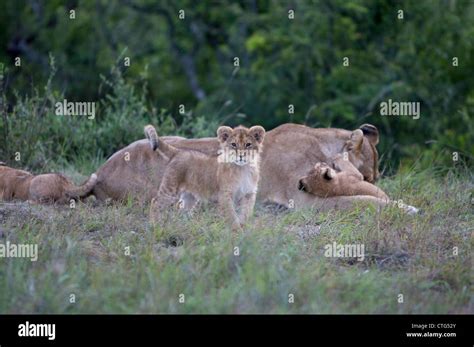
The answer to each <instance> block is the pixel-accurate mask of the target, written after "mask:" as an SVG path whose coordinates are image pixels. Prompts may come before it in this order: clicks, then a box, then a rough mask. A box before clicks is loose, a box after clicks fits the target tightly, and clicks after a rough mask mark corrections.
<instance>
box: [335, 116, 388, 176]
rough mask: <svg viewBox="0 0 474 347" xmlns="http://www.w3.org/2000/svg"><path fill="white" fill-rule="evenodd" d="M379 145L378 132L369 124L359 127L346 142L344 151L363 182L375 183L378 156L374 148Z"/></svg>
mask: <svg viewBox="0 0 474 347" xmlns="http://www.w3.org/2000/svg"><path fill="white" fill-rule="evenodd" d="M378 143H379V132H378V130H377V128H376V127H375V126H373V125H371V124H364V125H361V126H360V128H359V129H356V130H354V131H353V132H352V134H351V138H350V140H348V141H347V142H346V145H345V146H344V151H345V152H347V153H348V155H349V160H350V161H351V163H352V164H354V166H355V167H356V168H357V169H358V170H359V171H360V173H361V174H362V175H363V176H364V180H365V181H367V182H370V183H373V182H375V181H376V180H377V179H378V178H379V176H380V174H379V169H378V159H379V155H378V152H377V149H376V148H375V146H376V145H377V144H378Z"/></svg>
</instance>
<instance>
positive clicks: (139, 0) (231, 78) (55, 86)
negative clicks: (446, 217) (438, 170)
mask: <svg viewBox="0 0 474 347" xmlns="http://www.w3.org/2000/svg"><path fill="white" fill-rule="evenodd" d="M70 10H75V19H70ZM180 10H184V16H185V18H184V19H180V18H179V14H180ZM289 10H294V11H295V18H294V19H292V20H290V19H289V18H288V11H289ZM399 10H403V15H404V19H402V20H401V19H399V18H398V14H399V13H398V11H399ZM0 23H1V28H2V30H0V62H1V63H2V67H1V71H2V73H1V76H0V78H1V80H0V88H1V93H2V97H1V103H0V113H1V117H0V159H1V160H4V161H7V162H9V163H10V164H12V165H14V166H22V167H29V168H30V169H33V170H40V169H44V168H45V167H47V166H48V162H51V161H54V162H72V163H79V164H78V165H80V164H81V163H82V162H86V161H87V162H91V159H92V160H93V161H92V162H94V163H95V164H97V165H98V164H99V163H100V162H101V161H102V160H103V159H104V158H105V157H107V156H109V155H111V154H112V153H113V152H114V151H115V150H117V149H119V148H120V147H122V146H124V145H126V144H128V143H130V142H132V141H134V140H136V139H138V138H141V137H142V129H143V125H145V123H148V122H152V123H154V124H156V125H158V126H159V127H160V130H161V133H168V134H171V133H173V134H182V135H186V136H209V135H211V136H212V135H213V134H214V132H215V129H216V127H217V125H218V124H222V123H226V124H230V125H235V124H238V123H242V124H245V125H251V124H257V123H258V124H262V125H263V126H265V127H266V128H267V129H271V128H273V127H275V126H278V125H279V124H282V123H286V122H297V123H304V124H307V125H310V126H314V127H328V126H333V127H342V128H348V129H352V128H356V127H358V126H359V125H360V124H362V123H372V124H374V125H376V126H377V127H378V128H379V130H380V132H381V144H380V145H379V150H380V153H381V154H382V167H383V168H385V169H386V172H393V171H394V170H396V169H397V168H398V167H399V164H400V162H402V163H403V165H405V166H410V165H412V164H413V163H417V165H421V166H426V167H427V166H433V165H435V164H436V165H439V166H440V167H444V168H448V167H452V166H453V160H452V153H453V152H455V151H456V152H459V154H460V161H458V163H461V162H467V163H468V165H470V164H471V163H472V158H473V157H472V156H473V153H474V140H473V138H474V135H473V134H474V129H473V117H472V114H473V112H474V79H473V78H472V74H473V72H474V59H473V54H474V2H473V1H469V0H421V1H415V0H413V1H390V0H320V1H269V0H268V1H263V0H262V1H258V0H246V1H244V0H242V1H230V0H229V1H227V0H221V1H199V2H198V1H191V0H179V1H166V0H163V1H145V0H120V1H106V0H90V1H86V0H84V1H58V0H52V1H46V0H43V1H42V0H31V1H24V0H23V1H21V0H6V1H2V2H0ZM16 57H20V58H21V66H20V67H18V66H15V64H14V63H15V58H16ZM236 57H237V58H238V59H239V65H240V66H239V67H236V66H235V64H234V60H235V58H236ZM344 57H348V58H349V62H350V65H349V66H343V58H344ZM453 57H457V58H458V61H459V65H458V66H457V67H455V66H453V64H452V59H453ZM126 58H129V59H130V66H125V64H124V62H125V59H126ZM64 98H66V99H67V100H69V101H95V102H97V106H98V111H97V112H98V114H97V116H96V119H95V120H87V119H86V118H85V117H78V116H76V117H65V116H62V117H61V116H56V115H55V114H54V103H55V102H57V101H61V100H63V99H64ZM389 98H391V99H392V100H397V101H418V102H420V103H421V117H420V119H418V120H414V119H412V118H411V117H383V116H381V115H380V113H379V105H380V102H381V101H386V100H387V99H389ZM290 104H291V105H294V110H295V112H294V114H290V113H289V112H288V110H289V109H288V108H289V105H290ZM180 105H184V108H185V111H184V113H180V109H179V106H180ZM18 151H19V152H21V155H22V159H21V163H16V164H15V162H14V161H13V159H14V157H15V153H16V152H18ZM455 164H456V163H455Z"/></svg>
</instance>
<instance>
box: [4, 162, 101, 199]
mask: <svg viewBox="0 0 474 347" xmlns="http://www.w3.org/2000/svg"><path fill="white" fill-rule="evenodd" d="M2 164H3V163H0V200H23V201H26V200H30V201H33V202H41V203H43V202H57V203H68V202H69V201H70V199H75V200H76V199H80V198H82V197H85V196H87V195H88V194H89V193H90V192H91V190H92V188H93V187H94V184H95V182H96V180H97V176H96V175H95V174H92V175H91V177H89V179H88V180H87V181H86V182H85V183H84V184H83V185H81V186H79V187H77V186H75V185H74V183H73V182H71V180H69V179H68V178H66V177H65V176H63V175H61V174H57V173H49V174H43V175H37V176H35V175H33V174H31V173H29V172H27V171H23V170H17V169H13V168H11V167H8V166H2Z"/></svg>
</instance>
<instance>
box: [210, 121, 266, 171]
mask: <svg viewBox="0 0 474 347" xmlns="http://www.w3.org/2000/svg"><path fill="white" fill-rule="evenodd" d="M264 136H265V129H264V128H263V127H261V126H259V125H256V126H253V127H251V128H250V129H248V128H246V127H243V126H238V127H236V128H234V129H232V128H231V127H228V126H221V127H219V129H217V139H218V140H219V143H220V146H221V151H220V156H219V158H220V160H223V161H225V162H228V163H234V164H237V165H240V166H243V165H247V164H249V163H252V162H253V161H255V160H258V155H259V154H260V151H261V149H262V143H263V138H264Z"/></svg>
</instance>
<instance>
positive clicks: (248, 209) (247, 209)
mask: <svg viewBox="0 0 474 347" xmlns="http://www.w3.org/2000/svg"><path fill="white" fill-rule="evenodd" d="M256 197H257V194H256V193H247V194H245V195H244V196H243V197H242V199H240V215H239V217H240V223H241V225H243V224H245V223H246V222H247V221H248V219H249V218H250V217H251V216H252V213H253V209H254V207H255V198H256Z"/></svg>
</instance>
